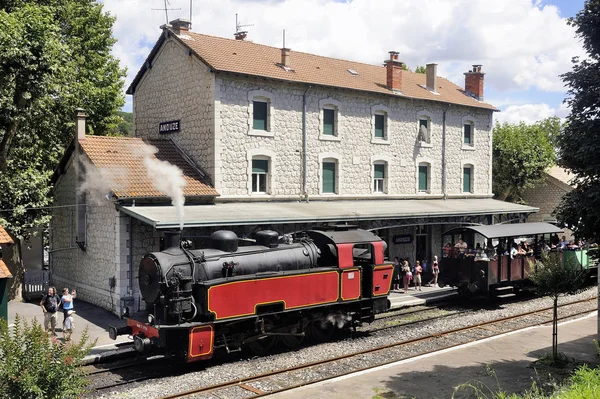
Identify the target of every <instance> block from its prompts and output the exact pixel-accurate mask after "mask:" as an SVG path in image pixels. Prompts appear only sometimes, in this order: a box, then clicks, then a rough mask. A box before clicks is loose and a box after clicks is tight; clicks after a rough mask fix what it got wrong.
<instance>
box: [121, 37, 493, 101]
mask: <svg viewBox="0 0 600 399" xmlns="http://www.w3.org/2000/svg"><path fill="white" fill-rule="evenodd" d="M171 35H172V36H173V37H176V38H177V39H178V40H179V41H181V42H182V43H183V44H184V45H186V46H188V47H189V48H190V49H191V50H192V51H193V52H194V53H196V55H197V56H198V57H200V58H201V59H202V60H203V61H204V62H205V63H206V64H208V65H209V66H210V67H211V68H212V69H213V70H215V71H220V72H232V73H237V74H242V75H252V76H260V77H267V78H272V79H278V80H284V81H291V82H298V83H310V84H314V85H321V86H330V87H339V88H346V89H353V90H360V91H367V92H373V93H380V94H386V95H394V96H398V95H397V94H395V93H393V92H392V91H391V90H390V89H388V87H387V86H386V79H387V78H386V76H387V75H386V68H385V66H383V65H381V66H379V65H371V64H364V63H360V62H355V61H347V60H340V59H336V58H329V57H323V56H319V55H314V54H308V53H302V52H296V51H291V52H290V58H289V60H290V61H289V65H290V67H291V68H292V69H293V71H289V72H288V71H285V70H284V69H283V68H281V67H280V66H278V65H277V64H278V63H280V62H281V49H280V48H277V47H270V46H265V45H262V44H257V43H253V42H249V41H244V40H234V39H225V38H222V37H216V36H208V35H202V34H199V33H194V32H187V33H186V34H185V35H183V36H177V35H175V34H171ZM163 38H164V35H162V36H161V39H159V41H158V42H157V46H155V49H153V51H152V52H151V53H150V55H149V57H148V58H149V59H150V60H151V59H152V58H153V57H154V55H155V54H156V52H157V47H160V45H161V44H162V41H163V40H164V39H163ZM382 58H384V54H382ZM382 62H383V61H382ZM144 65H146V63H145V64H144ZM348 69H352V70H354V71H356V72H358V75H352V74H351V73H350V72H348ZM144 71H145V66H143V67H142V69H141V70H140V72H138V75H137V76H136V78H135V80H134V81H133V83H132V84H131V86H130V87H129V89H128V90H127V92H128V93H129V94H132V93H133V92H134V91H135V86H136V85H137V83H138V82H139V79H141V77H142V75H143V73H144ZM425 84H426V75H425V74H422V73H414V72H409V71H403V72H402V94H401V95H400V96H404V97H409V98H414V99H422V100H431V101H441V102H448V103H453V104H460V105H465V106H470V107H477V108H485V109H490V110H494V111H496V110H497V109H496V108H495V107H494V106H492V105H490V104H487V103H485V102H482V101H478V100H476V99H474V98H473V97H471V96H468V95H467V94H465V93H464V90H463V88H461V87H459V86H457V85H455V84H454V83H452V82H450V81H449V80H448V79H445V78H442V77H438V78H437V86H438V87H437V92H438V94H433V93H432V92H430V91H429V90H427V89H425V87H424V86H425Z"/></svg>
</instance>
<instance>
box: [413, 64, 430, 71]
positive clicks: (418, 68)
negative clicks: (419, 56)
mask: <svg viewBox="0 0 600 399" xmlns="http://www.w3.org/2000/svg"><path fill="white" fill-rule="evenodd" d="M415 72H416V73H427V68H425V67H424V66H423V65H417V68H416V69H415Z"/></svg>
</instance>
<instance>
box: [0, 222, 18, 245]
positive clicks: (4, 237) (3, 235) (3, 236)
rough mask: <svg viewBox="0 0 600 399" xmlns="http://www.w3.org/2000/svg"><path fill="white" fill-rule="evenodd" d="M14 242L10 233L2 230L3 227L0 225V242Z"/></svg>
mask: <svg viewBox="0 0 600 399" xmlns="http://www.w3.org/2000/svg"><path fill="white" fill-rule="evenodd" d="M14 243H15V242H14V241H13V239H12V238H10V235H8V233H7V232H6V230H4V227H2V226H0V244H14Z"/></svg>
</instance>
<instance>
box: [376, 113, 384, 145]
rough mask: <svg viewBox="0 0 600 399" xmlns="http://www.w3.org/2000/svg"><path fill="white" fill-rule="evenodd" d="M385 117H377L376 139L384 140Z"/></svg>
mask: <svg viewBox="0 0 600 399" xmlns="http://www.w3.org/2000/svg"><path fill="white" fill-rule="evenodd" d="M384 126H385V117H384V116H383V115H375V137H377V138H380V139H382V138H384V137H385V134H384V129H385V127H384Z"/></svg>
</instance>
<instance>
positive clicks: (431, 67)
mask: <svg viewBox="0 0 600 399" xmlns="http://www.w3.org/2000/svg"><path fill="white" fill-rule="evenodd" d="M426 76H427V90H429V91H432V92H434V93H436V92H437V90H436V88H437V64H427V65H426Z"/></svg>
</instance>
